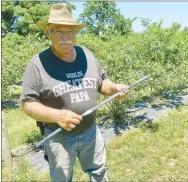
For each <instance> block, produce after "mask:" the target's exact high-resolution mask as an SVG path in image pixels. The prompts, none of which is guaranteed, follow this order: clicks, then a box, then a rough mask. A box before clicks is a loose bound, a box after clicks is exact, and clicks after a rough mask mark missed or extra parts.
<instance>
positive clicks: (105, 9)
mask: <svg viewBox="0 0 188 182" xmlns="http://www.w3.org/2000/svg"><path fill="white" fill-rule="evenodd" d="M84 6H85V8H84V12H83V13H82V14H80V16H79V21H80V22H82V23H86V25H87V27H86V30H87V32H89V33H92V34H95V35H97V36H103V35H104V34H110V33H117V32H118V33H119V34H121V35H125V34H127V33H128V32H130V31H131V28H132V22H133V21H134V20H135V19H136V18H134V19H133V20H130V19H125V18H124V16H123V15H121V13H120V10H119V9H117V8H116V4H115V2H113V1H109V2H107V1H88V2H86V3H85V4H84Z"/></svg>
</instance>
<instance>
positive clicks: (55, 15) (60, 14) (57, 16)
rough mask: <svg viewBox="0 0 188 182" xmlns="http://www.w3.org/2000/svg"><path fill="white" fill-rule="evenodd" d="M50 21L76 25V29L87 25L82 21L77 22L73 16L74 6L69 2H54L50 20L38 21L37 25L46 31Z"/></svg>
mask: <svg viewBox="0 0 188 182" xmlns="http://www.w3.org/2000/svg"><path fill="white" fill-rule="evenodd" d="M49 23H52V24H60V25H71V26H73V27H75V30H80V29H82V28H84V27H85V26H86V25H85V24H82V23H76V22H75V21H74V19H73V16H72V8H71V6H69V5H68V4H54V5H52V6H51V8H50V15H49V19H48V21H38V22H36V24H37V26H38V27H39V28H41V29H43V30H45V31H46V27H47V25H48V24H49Z"/></svg>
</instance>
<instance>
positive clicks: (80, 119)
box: [71, 112, 82, 121]
mask: <svg viewBox="0 0 188 182" xmlns="http://www.w3.org/2000/svg"><path fill="white" fill-rule="evenodd" d="M71 116H72V118H75V119H78V120H79V121H82V116H80V115H78V114H76V113H74V112H72V114H71Z"/></svg>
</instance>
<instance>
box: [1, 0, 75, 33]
mask: <svg viewBox="0 0 188 182" xmlns="http://www.w3.org/2000/svg"><path fill="white" fill-rule="evenodd" d="M57 2H58V3H65V2H66V1H49V2H48V1H3V2H2V36H5V35H6V33H8V32H16V33H18V34H19V35H23V36H25V35H27V34H36V33H37V32H41V30H39V29H38V27H37V25H36V22H37V21H39V20H47V19H48V16H49V9H50V6H51V5H52V4H54V3H57ZM67 4H70V3H67ZM70 5H71V4H70ZM71 6H72V8H73V9H75V6H73V5H71ZM41 33H42V32H41Z"/></svg>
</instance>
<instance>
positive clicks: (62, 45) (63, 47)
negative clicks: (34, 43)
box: [59, 44, 73, 49]
mask: <svg viewBox="0 0 188 182" xmlns="http://www.w3.org/2000/svg"><path fill="white" fill-rule="evenodd" d="M72 47H73V46H72V44H60V45H59V48H60V49H72Z"/></svg>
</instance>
